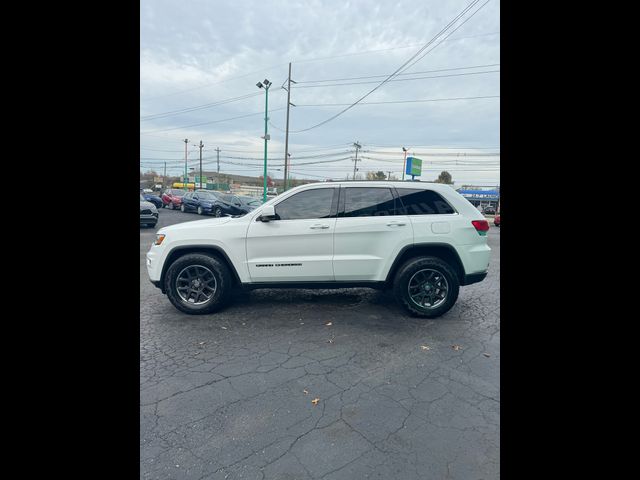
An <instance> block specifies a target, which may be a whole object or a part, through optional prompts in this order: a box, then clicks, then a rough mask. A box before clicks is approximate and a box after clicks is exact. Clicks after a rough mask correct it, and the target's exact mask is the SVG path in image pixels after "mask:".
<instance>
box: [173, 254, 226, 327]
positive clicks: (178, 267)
mask: <svg viewBox="0 0 640 480" xmlns="http://www.w3.org/2000/svg"><path fill="white" fill-rule="evenodd" d="M232 283H233V279H232V276H231V272H230V271H229V268H228V267H227V266H226V265H225V264H224V263H223V262H222V261H220V260H219V259H217V258H215V257H212V256H209V255H205V254H202V253H190V254H187V255H184V256H182V257H180V258H178V259H177V260H176V261H175V262H173V263H172V264H171V266H170V267H169V269H168V270H167V274H166V277H165V290H166V292H167V297H169V301H171V303H172V304H173V306H174V307H176V308H177V309H178V310H180V311H181V312H184V313H188V314H191V315H202V314H207V313H212V312H215V311H216V310H218V309H220V308H221V307H223V306H224V305H225V304H226V302H227V301H228V299H229V295H230V293H231V287H232Z"/></svg>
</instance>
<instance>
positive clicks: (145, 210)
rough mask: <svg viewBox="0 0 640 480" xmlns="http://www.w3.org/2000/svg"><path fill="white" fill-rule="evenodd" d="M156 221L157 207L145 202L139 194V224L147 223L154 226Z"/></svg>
mask: <svg viewBox="0 0 640 480" xmlns="http://www.w3.org/2000/svg"><path fill="white" fill-rule="evenodd" d="M157 223H158V209H157V208H156V206H155V205H154V204H153V203H151V202H147V200H146V199H145V198H144V196H142V194H140V225H148V226H151V227H155V226H156V224H157Z"/></svg>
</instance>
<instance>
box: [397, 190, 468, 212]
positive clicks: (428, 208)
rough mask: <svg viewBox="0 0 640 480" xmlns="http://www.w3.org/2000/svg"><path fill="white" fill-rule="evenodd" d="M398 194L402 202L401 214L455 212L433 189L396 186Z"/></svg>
mask: <svg viewBox="0 0 640 480" xmlns="http://www.w3.org/2000/svg"><path fill="white" fill-rule="evenodd" d="M397 190H398V195H400V201H401V202H402V209H401V210H402V214H403V215H444V214H448V213H456V212H455V210H454V209H453V208H452V207H451V205H449V203H447V201H446V200H445V199H444V198H442V195H440V194H439V193H437V192H434V191H433V190H418V189H413V188H398V189H397Z"/></svg>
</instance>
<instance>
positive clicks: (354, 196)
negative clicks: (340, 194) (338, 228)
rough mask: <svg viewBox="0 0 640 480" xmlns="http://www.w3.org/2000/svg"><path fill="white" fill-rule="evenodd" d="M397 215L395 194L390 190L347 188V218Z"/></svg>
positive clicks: (345, 214) (345, 205)
mask: <svg viewBox="0 0 640 480" xmlns="http://www.w3.org/2000/svg"><path fill="white" fill-rule="evenodd" d="M382 215H395V204H394V198H393V194H392V193H391V190H390V189H388V188H367V187H362V188H353V187H351V188H346V189H345V200H344V216H345V217H375V216H382Z"/></svg>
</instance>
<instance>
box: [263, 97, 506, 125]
mask: <svg viewBox="0 0 640 480" xmlns="http://www.w3.org/2000/svg"><path fill="white" fill-rule="evenodd" d="M487 98H500V95H483V96H478V97H450V98H427V99H423V100H393V101H386V102H360V103H359V105H387V104H393V103H425V102H449V101H457V100H482V99H487ZM343 105H351V104H350V103H317V104H296V106H297V107H340V106H343ZM271 126H273V127H275V125H273V124H272V125H271ZM275 128H276V129H277V130H280V129H279V128H278V127H275Z"/></svg>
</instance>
